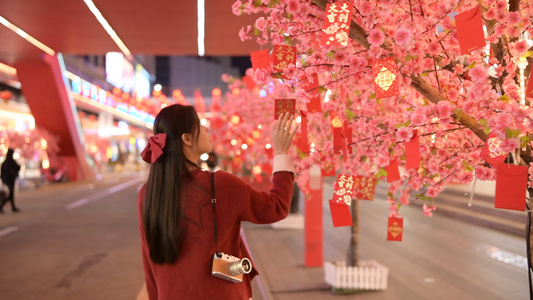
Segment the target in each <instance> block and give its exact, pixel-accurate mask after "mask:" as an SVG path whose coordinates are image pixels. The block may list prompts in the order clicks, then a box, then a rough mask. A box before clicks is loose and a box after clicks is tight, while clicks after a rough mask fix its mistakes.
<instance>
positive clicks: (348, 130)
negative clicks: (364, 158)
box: [344, 121, 353, 154]
mask: <svg viewBox="0 0 533 300" xmlns="http://www.w3.org/2000/svg"><path fill="white" fill-rule="evenodd" d="M344 136H345V137H346V147H348V153H350V154H351V153H352V152H353V147H352V143H353V130H352V126H350V125H348V121H344Z"/></svg>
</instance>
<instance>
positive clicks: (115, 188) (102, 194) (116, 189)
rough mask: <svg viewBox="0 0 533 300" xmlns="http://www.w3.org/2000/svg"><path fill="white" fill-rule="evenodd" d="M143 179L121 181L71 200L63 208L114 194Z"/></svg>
mask: <svg viewBox="0 0 533 300" xmlns="http://www.w3.org/2000/svg"><path fill="white" fill-rule="evenodd" d="M144 180H146V179H145V178H135V179H132V180H130V181H126V182H124V183H121V184H119V185H116V186H113V187H110V188H108V189H107V190H104V191H102V192H99V193H96V194H93V195H91V196H89V197H86V198H82V199H79V200H76V201H74V202H71V203H69V204H67V205H66V206H65V209H67V210H70V209H73V208H76V207H80V206H82V205H85V204H87V203H90V202H93V201H96V200H100V199H102V198H103V197H105V196H109V195H111V194H114V193H116V192H119V191H121V190H124V189H126V188H128V187H130V186H132V185H135V184H138V183H140V182H142V181H144Z"/></svg>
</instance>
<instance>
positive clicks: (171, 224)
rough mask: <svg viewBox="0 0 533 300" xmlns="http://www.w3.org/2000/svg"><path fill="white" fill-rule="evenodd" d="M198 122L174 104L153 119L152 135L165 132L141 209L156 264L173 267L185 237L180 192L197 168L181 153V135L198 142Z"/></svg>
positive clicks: (193, 113)
mask: <svg viewBox="0 0 533 300" xmlns="http://www.w3.org/2000/svg"><path fill="white" fill-rule="evenodd" d="M199 132H200V122H199V118H198V115H197V114H196V111H195V110H194V108H193V107H192V106H184V105H180V104H174V105H171V106H168V107H165V108H163V109H162V110H161V111H160V112H159V114H158V115H157V116H156V118H155V122H154V135H155V134H158V133H166V134H167V140H166V145H165V147H164V148H163V154H162V155H161V156H160V157H159V158H158V159H157V161H155V162H154V163H152V165H151V166H150V175H149V176H148V182H147V187H146V195H145V199H144V204H143V210H142V223H143V226H144V230H145V235H146V241H147V243H148V248H149V249H150V259H151V260H152V261H153V262H154V263H156V264H173V263H175V262H176V261H177V260H178V257H179V255H180V250H181V244H182V243H183V240H184V238H185V234H186V233H185V228H184V225H183V224H184V222H183V220H182V219H183V210H182V204H181V203H182V201H183V195H182V194H181V193H180V191H181V187H182V185H183V182H184V180H186V178H188V179H189V180H190V179H191V174H190V172H189V171H188V168H187V166H188V165H196V164H195V163H193V162H191V161H189V160H188V159H187V158H186V157H185V155H184V154H183V145H182V135H183V134H185V133H187V134H192V135H193V138H194V139H197V138H198V136H199Z"/></svg>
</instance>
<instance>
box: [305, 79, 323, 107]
mask: <svg viewBox="0 0 533 300" xmlns="http://www.w3.org/2000/svg"><path fill="white" fill-rule="evenodd" d="M311 80H312V82H311ZM318 86H319V83H318V74H316V73H315V74H313V75H312V76H311V79H309V78H305V79H304V80H303V81H302V89H304V91H306V92H307V93H308V94H310V95H311V97H310V98H308V99H307V100H309V102H308V103H307V111H308V112H310V113H314V112H321V111H322V106H321V103H320V94H318Z"/></svg>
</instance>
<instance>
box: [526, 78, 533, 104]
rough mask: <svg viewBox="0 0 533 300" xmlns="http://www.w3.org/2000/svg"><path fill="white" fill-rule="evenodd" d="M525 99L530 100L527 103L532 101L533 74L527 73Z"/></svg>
mask: <svg viewBox="0 0 533 300" xmlns="http://www.w3.org/2000/svg"><path fill="white" fill-rule="evenodd" d="M525 95H526V98H527V97H529V98H532V99H531V100H529V101H533V72H531V73H529V79H528V81H527V88H526V94H525Z"/></svg>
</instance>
